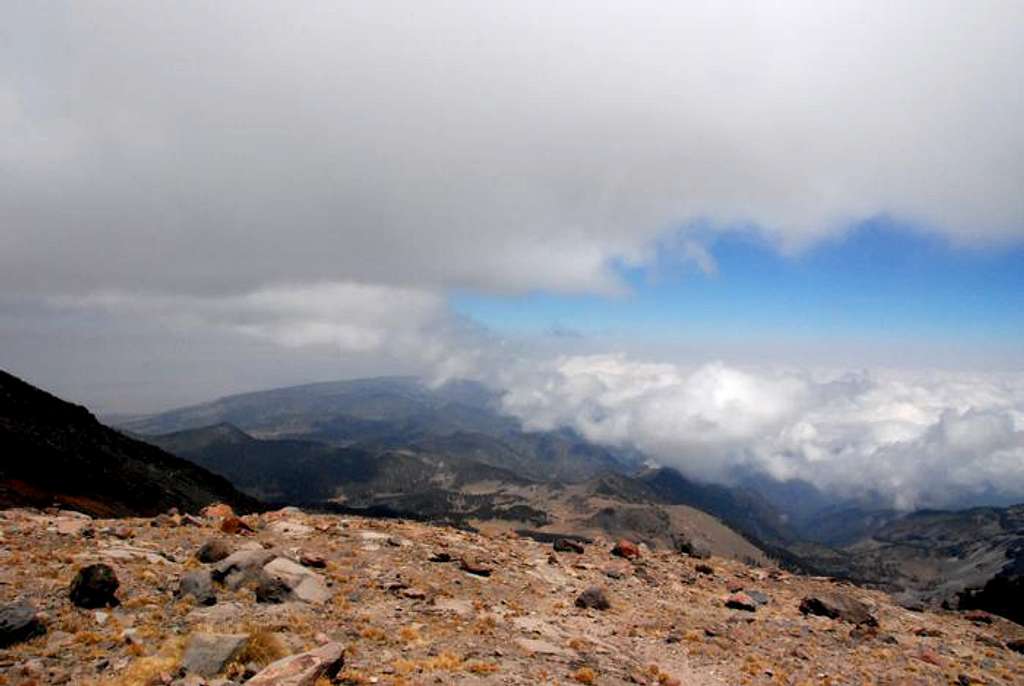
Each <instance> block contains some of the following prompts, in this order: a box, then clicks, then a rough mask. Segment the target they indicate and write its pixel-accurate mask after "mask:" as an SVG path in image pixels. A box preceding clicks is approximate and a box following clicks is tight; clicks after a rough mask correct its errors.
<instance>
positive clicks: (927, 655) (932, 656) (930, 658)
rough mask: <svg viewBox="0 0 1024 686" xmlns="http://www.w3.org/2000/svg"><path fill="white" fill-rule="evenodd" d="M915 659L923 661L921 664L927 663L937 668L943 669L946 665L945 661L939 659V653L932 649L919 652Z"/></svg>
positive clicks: (923, 649)
mask: <svg viewBox="0 0 1024 686" xmlns="http://www.w3.org/2000/svg"><path fill="white" fill-rule="evenodd" d="M915 657H917V659H918V660H921V662H927V663H928V664H930V665H935V666H936V667H942V666H943V665H945V660H943V659H942V658H941V657H939V655H938V653H936V652H935V651H934V650H932V649H931V648H922V649H921V652H919V653H918V654H917V655H916V656H915Z"/></svg>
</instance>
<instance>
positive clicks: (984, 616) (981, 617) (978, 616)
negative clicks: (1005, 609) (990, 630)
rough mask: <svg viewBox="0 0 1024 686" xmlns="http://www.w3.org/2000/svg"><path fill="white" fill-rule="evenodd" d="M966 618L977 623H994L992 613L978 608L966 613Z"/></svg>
mask: <svg viewBox="0 0 1024 686" xmlns="http://www.w3.org/2000/svg"><path fill="white" fill-rule="evenodd" d="M964 619H966V620H967V621H968V622H974V623H975V624H991V623H992V615H990V614H989V613H987V612H983V611H981V610H978V611H976V612H968V613H967V614H965V615H964Z"/></svg>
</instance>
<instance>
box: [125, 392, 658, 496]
mask: <svg viewBox="0 0 1024 686" xmlns="http://www.w3.org/2000/svg"><path fill="white" fill-rule="evenodd" d="M499 402H500V394H498V393H496V392H494V391H492V390H490V389H488V388H486V387H485V386H483V385H481V384H478V383H474V382H470V381H452V382H449V383H446V384H444V385H441V386H437V387H431V386H429V385H427V384H424V383H422V382H421V381H419V380H417V379H415V378H411V377H381V378H374V379H355V380H349V381H335V382H326V383H317V384H308V385H305V386H294V387H290V388H281V389H273V390H268V391H259V392H255V393H245V394H242V395H234V396H229V397H226V398H221V399H219V400H215V401H213V402H210V403H205V404H202V405H195V406H192V407H186V408H181V409H178V410H172V411H170V412H165V413H162V414H157V415H152V416H148V417H136V418H132V419H130V420H128V421H126V422H124V423H122V424H120V425H119V426H120V427H121V428H123V429H125V430H126V431H131V432H133V433H136V434H139V435H142V436H155V435H166V434H169V433H172V432H178V431H183V430H188V429H200V428H204V427H208V426H211V425H215V424H219V423H226V424H230V425H232V426H235V427H238V428H239V429H241V430H243V431H245V432H246V433H247V434H249V435H250V436H252V437H254V438H259V439H278V440H279V439H294V440H304V441H314V442H317V443H325V444H329V445H333V446H336V447H352V446H358V447H359V448H361V449H364V450H369V451H372V452H374V453H380V452H384V451H388V450H413V451H415V452H417V453H420V454H423V455H435V456H445V457H449V458H465V459H470V460H473V461H476V462H482V463H486V464H490V465H491V466H494V467H498V468H502V469H508V470H511V471H514V472H516V473H517V474H519V475H520V476H523V477H527V478H534V479H556V480H559V481H564V482H577V481H585V480H587V479H590V478H592V477H594V476H595V475H597V474H600V473H602V472H605V471H608V470H609V469H611V470H625V471H629V470H634V469H636V468H638V467H639V466H640V464H641V463H642V458H641V456H638V455H637V454H636V453H635V452H633V451H628V450H616V449H612V448H605V447H601V446H597V445H594V444H592V443H589V442H587V441H585V440H583V439H582V438H581V437H579V436H578V435H577V434H575V433H574V432H572V431H568V430H560V431H547V432H528V431H524V430H523V429H522V427H521V426H520V423H519V421H518V420H516V419H514V418H512V417H508V416H506V415H503V414H501V412H500V411H499Z"/></svg>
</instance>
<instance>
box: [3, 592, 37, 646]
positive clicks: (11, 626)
mask: <svg viewBox="0 0 1024 686" xmlns="http://www.w3.org/2000/svg"><path fill="white" fill-rule="evenodd" d="M45 633H46V626H45V625H43V623H42V622H41V621H40V619H39V616H38V615H37V614H36V609H35V608H34V607H32V606H31V605H29V604H28V603H24V602H22V603H12V604H10V605H0V648H6V647H7V646H9V645H14V644H15V643H20V642H22V641H27V640H29V639H30V638H35V637H36V636H41V635H42V634H45Z"/></svg>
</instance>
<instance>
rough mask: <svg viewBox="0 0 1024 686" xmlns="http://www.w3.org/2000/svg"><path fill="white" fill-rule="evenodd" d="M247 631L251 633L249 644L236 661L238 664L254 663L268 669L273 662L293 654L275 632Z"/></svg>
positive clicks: (263, 630)
mask: <svg viewBox="0 0 1024 686" xmlns="http://www.w3.org/2000/svg"><path fill="white" fill-rule="evenodd" d="M247 630H248V631H250V634H249V642H248V643H246V645H245V648H244V649H243V650H242V652H241V653H239V655H238V657H237V658H236V659H235V662H237V663H238V664H240V665H247V664H249V663H251V662H252V663H255V664H257V665H258V666H260V667H266V666H267V665H269V664H270V663H271V662H277V661H278V660H280V659H281V658H283V657H287V656H288V655H290V654H291V651H289V650H288V646H287V645H285V643H284V641H283V640H281V637H280V636H278V635H277V634H276V633H274V632H273V631H267V630H265V629H262V630H256V631H253V630H252V629H251V628H249V629H247Z"/></svg>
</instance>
